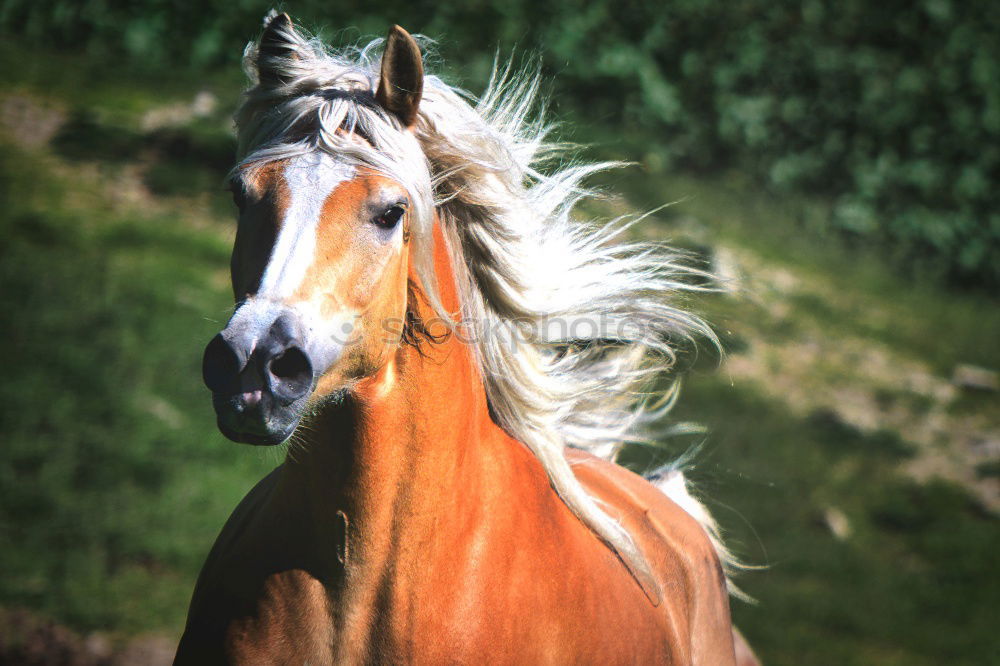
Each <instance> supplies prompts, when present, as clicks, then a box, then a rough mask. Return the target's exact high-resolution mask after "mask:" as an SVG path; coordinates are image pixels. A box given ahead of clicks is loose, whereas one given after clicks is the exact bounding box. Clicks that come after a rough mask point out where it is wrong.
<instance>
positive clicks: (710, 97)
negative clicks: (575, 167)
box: [0, 0, 1000, 287]
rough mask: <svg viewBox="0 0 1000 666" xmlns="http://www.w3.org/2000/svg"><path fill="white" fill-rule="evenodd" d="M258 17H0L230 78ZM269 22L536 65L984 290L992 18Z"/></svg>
mask: <svg viewBox="0 0 1000 666" xmlns="http://www.w3.org/2000/svg"><path fill="white" fill-rule="evenodd" d="M269 4H270V3H269V2H267V1H263V0H242V1H240V2H237V3H232V2H222V0H207V1H206V2H203V3H188V4H185V3H175V2H171V1H169V0H149V1H147V2H145V3H141V4H140V3H133V2H125V1H124V0H101V1H94V2H88V3H78V2H74V1H71V0H55V1H54V2H50V3H35V2H29V1H28V0H8V2H7V3H5V4H4V6H3V8H2V9H0V29H3V30H5V31H7V32H10V33H14V34H18V35H22V36H24V37H27V38H29V39H32V40H39V41H42V40H44V42H45V43H48V44H53V45H55V46H57V47H62V48H70V49H81V48H82V49H85V50H87V51H88V52H90V53H92V54H97V55H101V56H105V57H110V58H117V59H118V61H119V62H123V63H126V64H127V65H128V66H129V67H132V68H137V67H138V68H150V69H154V70H155V69H159V70H167V69H170V68H177V67H181V68H193V67H198V68H200V67H205V66H212V65H218V64H222V63H234V62H236V61H237V59H238V57H239V54H240V50H241V47H242V45H243V44H244V43H245V41H246V40H247V39H249V38H250V37H252V36H253V34H254V32H255V30H256V28H257V26H258V25H259V23H258V21H259V19H260V17H261V16H262V15H263V13H264V11H265V10H266V9H267V7H268V6H269ZM287 9H288V10H289V11H290V12H292V13H293V14H295V15H296V16H297V17H299V18H301V19H303V20H304V21H305V22H306V23H307V25H320V26H333V27H335V28H338V29H339V28H347V27H351V26H354V27H356V28H357V32H355V31H345V32H344V34H342V35H340V37H341V38H346V39H352V38H357V37H359V36H360V35H361V34H369V33H381V32H383V31H384V30H385V27H386V26H387V25H388V24H389V23H391V22H399V23H402V24H404V25H406V26H407V27H409V28H411V29H412V30H413V31H420V32H424V33H426V34H429V35H432V36H435V37H438V38H440V39H441V44H442V51H443V52H444V54H445V55H446V56H447V57H448V60H449V61H450V62H451V63H452V64H453V65H455V66H456V68H457V70H458V71H461V72H463V73H464V74H465V75H466V76H471V77H473V78H478V77H481V76H482V75H483V74H484V72H485V69H486V67H487V65H488V62H489V60H490V58H491V56H492V53H493V51H492V49H493V48H494V47H495V46H496V45H497V44H499V45H500V46H501V47H502V48H504V49H506V48H511V47H519V48H528V49H539V50H541V51H543V53H544V54H545V66H546V68H547V70H548V72H549V73H552V74H554V75H556V76H555V80H556V81H557V83H556V84H555V85H556V86H557V88H556V89H555V91H554V92H555V98H556V99H557V100H558V101H559V109H560V110H561V111H566V110H569V111H575V112H579V113H583V114H585V117H586V118H587V119H588V122H591V123H593V122H602V123H605V124H613V125H615V126H622V125H624V126H625V127H626V128H629V129H630V130H632V131H633V133H634V134H636V135H639V136H643V137H644V139H645V141H646V142H647V143H650V144H652V145H654V146H655V147H657V148H658V149H659V151H660V152H661V158H663V157H665V158H666V159H667V161H668V162H671V163H673V164H675V165H677V166H683V167H688V168H699V169H706V168H719V167H733V168H739V169H741V170H743V171H745V172H747V173H748V174H750V175H752V176H753V177H755V178H757V179H759V180H760V181H761V182H763V183H766V184H768V185H769V186H771V187H773V188H776V189H778V190H789V191H798V192H806V193H811V194H819V195H822V196H825V197H829V198H830V199H832V201H833V206H832V212H831V214H830V217H829V220H828V227H829V228H830V229H835V230H837V231H838V232H842V233H843V234H845V235H847V236H848V237H851V238H853V239H855V240H856V241H859V242H864V243H871V244H878V245H880V246H883V247H884V248H885V250H886V252H887V254H888V255H889V256H891V257H894V258H896V259H897V260H900V261H901V263H902V264H903V265H905V266H907V267H909V268H910V269H911V270H919V271H925V272H926V271H932V272H936V273H939V274H941V275H942V276H944V277H947V278H950V279H952V280H955V281H959V282H964V283H966V284H973V283H975V284H980V285H983V286H987V287H991V286H997V285H1000V212H997V211H998V210H1000V205H998V204H1000V194H997V192H998V190H997V188H996V187H993V186H992V185H993V184H994V183H996V182H997V180H998V176H1000V141H998V139H1000V136H998V135H1000V5H997V4H996V3H988V2H964V3H963V2H954V1H952V0H924V1H923V2H919V3H912V2H902V1H900V0H895V1H892V0H890V1H887V2H880V3H871V2H866V1H864V0H844V1H842V2H833V1H832V0H809V1H808V2H799V1H796V2H791V1H789V0H779V1H777V2H775V1H773V0H772V1H764V0H744V1H742V2H739V3H731V2H730V3H719V2H710V1H709V0H676V1H674V2H671V3H669V4H666V5H662V4H660V3H639V2H628V3H611V2H609V1H607V0H596V1H595V2H590V3H586V5H585V6H583V7H581V6H580V5H579V3H575V2H569V1H568V0H554V1H553V2H549V3H537V2H530V3H529V2H526V1H524V0H521V1H517V0H475V1H473V2H468V3H455V4H448V3H445V4H442V3H430V2H419V1H417V2H405V3H404V2H400V1H399V0H389V1H388V2H384V3H380V4H379V6H378V8H377V9H375V8H373V7H372V6H371V5H361V6H355V5H353V4H350V3H340V4H337V3H334V4H330V3H325V2H324V3H320V2H317V1H316V0H302V1H301V2H297V3H295V4H294V5H291V4H290V5H289V6H288V7H287Z"/></svg>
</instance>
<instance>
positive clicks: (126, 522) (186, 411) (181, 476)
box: [0, 146, 274, 633]
mask: <svg viewBox="0 0 1000 666" xmlns="http://www.w3.org/2000/svg"><path fill="white" fill-rule="evenodd" d="M0 154H2V155H3V157H2V158H0V188H2V189H3V199H4V201H6V202H8V204H7V205H6V206H5V207H4V209H3V211H2V212H0V235H2V237H3V238H4V244H3V245H2V247H0V281H2V284H3V290H2V291H0V307H2V308H3V310H4V311H5V312H8V313H12V316H11V318H10V319H9V320H8V324H7V325H6V326H4V327H3V328H2V329H0V367H3V368H4V369H5V373H7V376H8V381H5V382H3V383H2V384H0V404H3V412H2V414H3V423H2V429H3V432H4V447H3V453H2V464H0V534H2V539H3V541H4V543H5V546H4V548H3V549H0V570H2V571H3V572H4V573H3V576H0V600H2V603H3V604H4V605H9V606H10V605H14V606H26V607H30V608H33V609H37V610H41V611H43V612H45V613H46V614H49V615H51V616H53V617H55V618H57V619H59V620H60V621H62V622H66V623H68V624H70V625H71V626H73V627H75V628H78V629H83V630H90V629H98V628H99V629H105V630H112V631H115V632H125V633H129V632H136V631H141V630H148V629H151V628H155V629H159V630H167V631H170V632H175V631H177V630H178V629H179V627H180V626H181V623H182V621H183V615H184V611H185V608H186V604H187V599H188V597H189V595H190V591H191V585H192V582H193V576H194V574H195V573H196V572H197V568H198V567H199V565H200V562H201V559H202V558H203V557H204V555H205V553H206V551H207V548H208V546H209V545H210V544H211V541H212V539H213V538H214V535H215V534H216V532H217V530H218V529H219V527H220V525H221V521H222V520H223V519H224V517H225V516H226V515H227V512H228V511H230V510H231V509H232V507H233V506H234V505H235V503H236V502H237V501H238V500H239V498H240V497H241V496H242V494H243V493H244V492H245V491H246V490H247V489H248V488H249V486H250V485H251V484H252V483H253V481H254V480H255V479H256V478H258V477H259V476H260V475H261V474H262V473H263V472H264V471H266V469H268V468H269V467H270V466H272V465H273V463H274V459H273V456H271V457H268V458H263V457H262V456H261V455H260V454H257V453H254V452H253V451H251V450H248V449H243V448H240V447H236V446H235V445H232V444H231V443H229V442H226V441H225V440H223V438H222V437H221V436H219V435H218V434H216V430H215V427H214V419H213V416H212V414H211V408H210V406H209V401H208V400H207V397H206V395H204V393H205V392H204V390H203V389H202V388H201V387H200V386H199V384H200V380H199V377H200V361H199V357H200V350H201V349H202V348H203V345H204V343H205V342H206V341H207V340H208V339H209V338H210V337H211V335H212V334H214V332H215V331H217V329H218V327H219V322H220V321H222V320H224V318H225V312H226V308H227V306H228V294H227V289H226V286H225V283H224V282H222V281H220V280H218V279H215V278H214V277H213V276H215V275H217V274H218V273H219V271H220V269H221V268H222V267H224V266H226V264H227V261H228V253H229V246H228V243H226V241H225V237H224V234H222V233H220V230H219V229H208V230H202V231H197V230H194V229H191V228H189V227H187V226H186V225H185V224H183V222H179V221H178V219H177V218H176V217H174V216H171V215H166V214H163V215H149V216H147V215H143V214H141V213H138V212H136V213H121V212H118V211H115V210H113V209H112V208H110V207H108V206H105V205H103V204H102V202H101V199H100V196H99V193H98V192H81V191H79V186H78V185H77V184H75V183H74V182H72V181H71V180H68V179H67V178H61V177H57V176H54V175H53V174H52V173H51V172H50V171H49V170H48V169H47V168H46V167H47V162H46V161H45V160H42V159H39V158H36V157H34V156H32V155H28V154H23V153H20V152H18V151H17V150H16V149H15V148H13V147H11V146H4V147H3V150H2V151H0ZM108 175H109V176H110V177H112V178H113V177H114V169H113V168H109V170H108ZM71 200H72V202H73V203H72V205H71V203H70V201H71ZM81 201H84V202H89V203H90V204H91V205H92V207H82V206H80V203H81Z"/></svg>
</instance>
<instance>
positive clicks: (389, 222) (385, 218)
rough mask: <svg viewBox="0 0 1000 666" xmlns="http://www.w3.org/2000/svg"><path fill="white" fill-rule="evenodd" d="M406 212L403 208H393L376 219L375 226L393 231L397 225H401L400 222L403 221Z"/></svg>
mask: <svg viewBox="0 0 1000 666" xmlns="http://www.w3.org/2000/svg"><path fill="white" fill-rule="evenodd" d="M405 212H406V211H405V210H403V207H402V206H393V207H391V208H390V209H389V210H387V211H385V212H384V213H382V214H381V215H379V216H378V217H376V218H375V224H377V225H378V226H380V227H382V228H383V229H392V228H393V227H395V226H396V225H397V224H399V221H400V220H401V219H403V213H405Z"/></svg>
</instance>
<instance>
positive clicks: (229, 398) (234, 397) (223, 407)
mask: <svg viewBox="0 0 1000 666" xmlns="http://www.w3.org/2000/svg"><path fill="white" fill-rule="evenodd" d="M244 314H246V313H244ZM262 314H264V315H265V316H261V315H262ZM266 314H267V313H260V312H253V313H250V315H251V316H240V315H241V313H240V311H237V313H236V314H235V315H234V316H233V318H232V320H230V322H229V324H228V325H227V326H226V328H225V329H223V331H222V332H221V333H219V334H218V335H216V336H215V337H214V338H212V340H211V342H209V343H208V346H207V347H206V348H205V356H204V358H203V360H202V376H203V378H204V380H205V385H206V386H207V387H208V388H209V390H211V391H212V405H213V407H214V408H215V414H216V418H217V421H218V426H219V430H221V431H222V434H223V435H225V436H226V437H228V438H229V439H231V440H233V441H236V442H245V443H248V444H259V445H274V444H280V443H282V442H284V441H285V440H286V439H288V438H289V437H291V435H292V433H293V432H294V431H295V428H296V426H297V425H298V423H299V420H300V419H301V418H302V413H303V412H304V411H305V407H306V403H307V402H308V400H309V396H310V394H311V393H312V389H313V384H314V365H313V361H312V360H311V358H310V355H309V353H308V351H307V346H306V342H305V339H304V335H303V331H302V330H301V329H302V326H301V325H300V324H299V322H298V319H297V318H296V317H295V316H294V315H292V314H291V313H289V312H280V311H279V312H278V313H276V316H266Z"/></svg>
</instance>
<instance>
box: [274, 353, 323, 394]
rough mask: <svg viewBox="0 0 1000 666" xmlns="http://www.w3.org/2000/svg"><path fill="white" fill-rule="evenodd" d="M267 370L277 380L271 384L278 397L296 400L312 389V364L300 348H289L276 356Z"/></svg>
mask: <svg viewBox="0 0 1000 666" xmlns="http://www.w3.org/2000/svg"><path fill="white" fill-rule="evenodd" d="M267 369H268V373H270V375H271V376H272V377H273V378H274V379H275V380H276V381H273V382H271V390H272V391H273V392H274V393H275V394H276V395H277V394H280V395H281V397H284V398H287V399H290V400H296V399H298V398H301V397H302V396H304V395H305V394H306V393H308V392H309V391H310V389H312V378H313V376H312V375H313V369H312V363H310V362H309V357H308V356H306V354H305V352H303V351H302V350H301V349H299V348H298V347H289V348H288V349H286V350H284V351H283V352H281V353H280V354H278V355H277V356H275V357H274V358H273V359H271V362H270V363H268V366H267Z"/></svg>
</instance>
